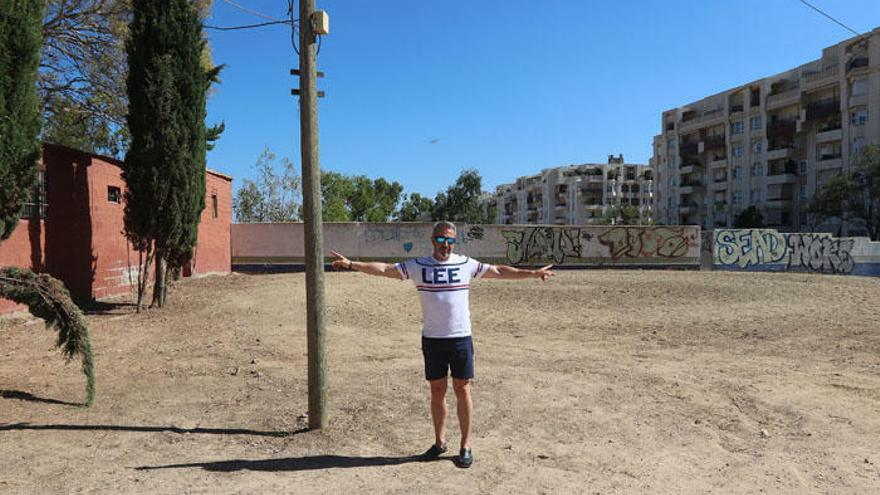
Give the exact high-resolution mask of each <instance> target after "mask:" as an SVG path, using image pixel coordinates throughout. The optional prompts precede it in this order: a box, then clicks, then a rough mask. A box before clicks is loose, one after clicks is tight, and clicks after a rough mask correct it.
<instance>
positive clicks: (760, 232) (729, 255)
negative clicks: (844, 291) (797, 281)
mask: <svg viewBox="0 0 880 495" xmlns="http://www.w3.org/2000/svg"><path fill="white" fill-rule="evenodd" d="M707 241H709V242H711V244H710V246H711V248H712V259H713V261H714V266H713V268H714V269H716V270H737V271H795V272H815V273H831V274H840V275H866V276H873V277H878V276H880V242H872V241H871V240H870V239H868V238H867V237H846V238H838V237H833V236H831V235H830V234H806V233H782V232H778V231H776V230H772V229H720V230H714V231H706V232H704V241H703V242H704V247H705V243H706V242H707ZM704 266H705V264H704Z"/></svg>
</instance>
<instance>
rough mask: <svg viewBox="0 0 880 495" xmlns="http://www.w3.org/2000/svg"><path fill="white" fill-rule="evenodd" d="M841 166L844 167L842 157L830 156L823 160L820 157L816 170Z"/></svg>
mask: <svg viewBox="0 0 880 495" xmlns="http://www.w3.org/2000/svg"><path fill="white" fill-rule="evenodd" d="M838 156H839V155H838ZM841 167H843V160H841V159H840V158H830V157H829V158H827V159H825V160H822V159H821V158H820V159H819V161H817V162H816V170H819V171H821V170H831V169H839V168H841Z"/></svg>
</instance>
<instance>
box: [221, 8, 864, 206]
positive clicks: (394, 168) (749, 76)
mask: <svg viewBox="0 0 880 495" xmlns="http://www.w3.org/2000/svg"><path fill="white" fill-rule="evenodd" d="M235 3H238V4H239V5H243V6H245V7H248V8H251V9H253V10H256V11H259V12H261V13H264V14H266V15H269V16H272V17H278V18H284V17H285V15H286V12H287V2H286V1H285V0H235ZM811 3H813V4H814V5H816V6H818V7H819V8H821V9H823V10H825V11H826V12H828V13H830V14H831V15H833V16H835V17H837V18H838V19H840V20H841V21H843V22H844V23H845V24H847V25H849V26H850V27H852V28H853V29H856V30H857V31H860V32H864V31H868V30H870V29H872V28H874V27H877V26H880V2H878V1H877V0H811ZM297 4H298V2H297ZM317 6H318V8H319V9H323V10H326V11H327V12H328V13H329V15H330V30H331V32H330V35H329V36H326V37H325V38H324V40H323V42H322V48H321V52H320V55H319V62H318V65H319V69H320V70H323V71H324V72H325V73H326V77H325V78H324V79H323V80H320V83H319V84H320V87H321V89H323V90H325V91H326V92H327V97H326V98H324V99H322V100H321V101H320V106H319V112H320V113H319V118H320V145H321V167H322V169H324V170H335V171H339V172H343V173H347V174H364V175H368V176H371V177H378V176H382V177H385V178H386V179H388V180H396V181H398V182H400V183H401V184H403V185H404V187H405V190H406V192H407V193H410V192H419V193H421V194H423V195H425V194H426V195H429V196H431V197H433V196H434V195H435V194H436V193H437V192H438V191H441V190H445V189H446V187H447V186H448V185H450V184H451V183H453V182H454V181H455V179H456V177H458V174H459V173H460V172H461V170H463V169H465V168H476V169H477V170H479V172H480V173H481V174H482V176H483V187H484V189H486V190H494V187H495V186H496V185H498V184H502V183H507V182H512V181H513V180H514V179H515V178H516V177H518V176H521V175H528V174H533V173H536V172H538V171H539V170H540V169H542V168H547V167H555V166H560V165H566V164H572V163H584V162H603V161H605V159H606V157H607V155H608V154H618V153H623V154H624V156H625V158H626V161H627V162H630V163H647V162H648V159H649V158H650V155H651V142H652V138H653V136H654V135H655V134H657V133H658V132H659V130H660V115H661V112H662V111H663V110H666V109H669V108H674V107H677V106H680V105H682V104H685V103H688V102H691V101H694V100H697V99H700V98H702V97H704V96H708V95H710V94H713V93H717V92H720V91H723V90H725V89H727V88H730V87H733V86H737V85H740V84H743V83H746V82H749V81H752V80H755V79H759V78H761V77H765V76H768V75H771V74H774V73H777V72H781V71H784V70H787V69H789V68H793V67H795V66H798V65H801V64H803V63H806V62H808V61H810V60H814V59H816V58H819V57H820V55H821V50H822V48H823V47H826V46H829V45H832V44H834V43H837V42H839V41H841V40H843V39H846V38H849V37H851V36H852V35H851V33H848V32H847V31H846V30H844V29H843V28H841V27H840V26H837V25H836V24H834V23H832V22H831V21H829V20H828V19H826V18H824V17H822V16H821V15H819V14H818V13H816V12H814V11H812V10H810V9H809V8H807V7H806V6H804V5H803V4H802V3H800V2H799V1H798V0H738V1H729V0H728V1H724V0H687V1H685V0H667V1H660V0H656V1H654V0H643V1H637V0H617V1H605V0H595V1H594V0H582V1H578V0H545V1H542V2H535V1H533V0H532V1H525V0H507V1H503V2H502V1H497V0H485V1H478V0H471V1H467V2H446V1H439V0H436V1H435V0H409V1H403V0H387V1H382V0H374V1H366V0H317ZM263 21H264V19H261V18H259V17H255V16H253V15H250V14H248V13H245V12H243V11H241V10H239V9H236V8H235V7H233V6H231V5H229V3H227V2H226V1H224V0H214V6H213V12H212V16H211V17H210V18H209V19H208V21H207V23H208V24H212V25H218V26H232V25H242V24H252V23H258V22H263ZM206 33H207V35H208V37H209V39H210V43H211V46H212V49H213V55H214V61H215V63H222V64H227V68H226V70H225V71H224V72H223V74H222V75H221V78H222V80H223V83H222V84H221V85H220V86H219V87H217V89H216V92H215V93H214V94H213V95H212V96H211V99H210V101H209V104H208V121H209V123H214V122H219V121H221V120H222V121H225V122H226V132H225V133H224V135H223V137H222V138H221V140H220V141H219V142H218V144H217V147H216V148H215V149H214V151H211V152H209V153H208V166H209V167H210V168H212V169H215V170H219V171H222V172H225V173H228V174H231V175H233V176H234V177H235V178H236V179H237V180H236V184H237V185H238V184H240V183H241V180H240V179H242V178H247V177H252V176H253V175H254V172H253V164H254V162H255V161H256V160H257V158H258V156H259V155H260V153H261V152H262V150H263V149H264V148H265V147H266V146H268V147H269V148H271V149H272V150H273V151H274V152H276V153H277V154H278V155H280V156H288V157H290V158H291V159H292V160H293V161H294V163H296V164H297V167H299V164H300V159H299V113H298V112H299V111H298V102H297V98H295V97H293V96H291V95H290V89H291V88H294V87H296V86H297V85H298V81H297V80H296V78H294V77H292V76H290V75H289V71H290V69H291V68H293V67H296V66H297V65H298V61H297V59H296V55H295V54H294V52H293V49H292V48H291V45H290V30H289V28H288V27H286V26H284V25H278V26H269V27H265V28H260V29H250V30H242V31H228V32H218V31H210V30H208V31H206ZM433 140H436V142H433V143H432V141H433Z"/></svg>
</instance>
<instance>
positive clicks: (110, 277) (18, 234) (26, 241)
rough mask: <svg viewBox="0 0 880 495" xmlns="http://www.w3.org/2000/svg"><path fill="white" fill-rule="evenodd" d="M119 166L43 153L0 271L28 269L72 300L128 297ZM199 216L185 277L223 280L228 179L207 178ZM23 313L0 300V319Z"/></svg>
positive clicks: (0, 249) (227, 261)
mask: <svg viewBox="0 0 880 495" xmlns="http://www.w3.org/2000/svg"><path fill="white" fill-rule="evenodd" d="M121 165H122V162H121V161H119V160H116V159H113V158H109V157H105V156H100V155H95V154H92V153H86V152H83V151H77V150H73V149H69V148H65V147H62V146H56V145H50V144H46V145H44V146H43V160H42V164H41V166H40V184H39V186H38V187H37V188H35V189H36V190H35V191H34V198H35V200H34V203H32V204H29V205H28V207H27V209H26V212H25V216H24V218H22V220H21V222H20V223H19V225H18V227H17V228H16V229H15V232H13V234H12V237H10V238H9V239H8V240H6V241H4V242H3V243H0V266H9V265H14V266H21V267H28V268H31V269H33V270H35V271H39V272H46V273H50V274H52V276H54V277H56V278H59V279H61V280H63V281H64V283H65V284H66V285H67V288H68V289H69V290H70V292H71V295H73V297H74V298H76V299H81V300H82V299H85V300H90V299H100V298H103V297H108V296H113V295H119V294H125V293H133V292H134V288H133V286H135V285H136V283H137V270H138V253H137V251H134V250H133V249H132V248H131V245H130V244H129V243H128V242H127V241H126V239H125V236H124V235H123V230H124V225H123V220H122V210H123V204H122V201H123V192H124V190H125V182H124V181H123V180H122V169H121ZM206 183H207V195H206V197H205V210H204V211H203V212H202V219H201V223H200V224H199V240H198V244H197V246H196V254H195V259H194V263H193V268H192V270H186V272H187V273H185V275H187V276H190V275H193V273H192V272H194V273H195V274H208V273H228V272H229V271H230V269H231V263H232V262H231V258H230V256H231V253H230V240H229V229H230V228H229V226H230V223H231V222H232V178H231V177H229V176H226V175H223V174H220V173H217V172H213V171H211V170H208V174H207V177H206ZM19 309H23V308H21V307H19V306H16V305H14V304H12V302H10V301H7V300H3V299H0V314H2V313H5V312H10V311H15V310H19Z"/></svg>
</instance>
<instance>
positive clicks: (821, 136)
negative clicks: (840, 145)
mask: <svg viewBox="0 0 880 495" xmlns="http://www.w3.org/2000/svg"><path fill="white" fill-rule="evenodd" d="M841 139H843V130H841V129H840V128H837V129H831V130H828V131H825V132H818V133H816V142H817V143H824V142H825V141H840V140H841Z"/></svg>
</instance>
